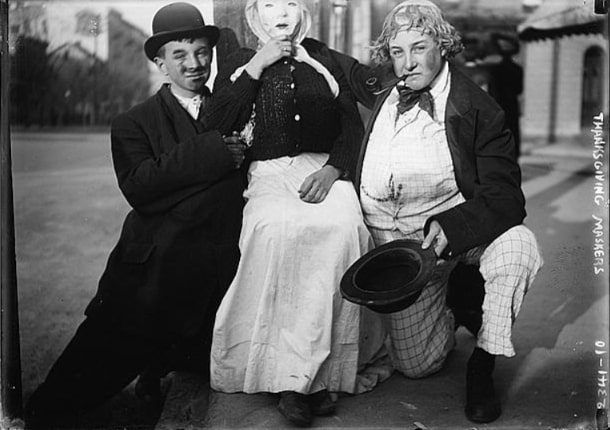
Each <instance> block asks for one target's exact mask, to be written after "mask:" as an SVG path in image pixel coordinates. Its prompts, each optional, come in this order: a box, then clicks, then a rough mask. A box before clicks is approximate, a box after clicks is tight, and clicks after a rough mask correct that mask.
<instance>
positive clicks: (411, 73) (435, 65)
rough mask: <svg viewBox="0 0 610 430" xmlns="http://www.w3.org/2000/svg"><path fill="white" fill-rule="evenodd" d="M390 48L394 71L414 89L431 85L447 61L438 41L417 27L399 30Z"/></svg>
mask: <svg viewBox="0 0 610 430" xmlns="http://www.w3.org/2000/svg"><path fill="white" fill-rule="evenodd" d="M388 48H389V51H390V59H391V60H392V66H393V67H394V73H395V74H396V76H397V77H404V78H405V84H406V85H407V86H408V87H409V88H412V89H414V90H421V89H422V88H425V87H426V86H428V85H430V83H431V82H432V81H433V80H434V78H436V76H437V75H438V72H439V71H440V70H441V67H442V66H443V64H444V61H445V60H444V59H443V55H442V54H443V53H442V52H441V49H440V47H439V46H438V43H436V41H435V40H434V39H433V38H432V37H431V36H430V35H429V34H425V33H422V32H421V31H420V30H417V29H411V30H403V31H399V32H398V33H397V34H396V37H395V38H394V39H391V40H390V42H389V45H388Z"/></svg>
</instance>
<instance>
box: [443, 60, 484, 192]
mask: <svg viewBox="0 0 610 430" xmlns="http://www.w3.org/2000/svg"><path fill="white" fill-rule="evenodd" d="M450 70H451V88H450V90H449V96H448V97H447V109H446V111H445V133H446V134H447V143H448V145H449V151H450V153H451V158H452V162H453V169H454V171H455V178H456V181H457V185H458V188H459V189H460V191H462V193H463V194H466V195H471V192H472V190H471V189H467V188H471V187H470V186H469V185H468V184H470V183H471V182H470V181H464V180H463V179H464V178H466V177H469V176H473V174H474V172H472V171H468V172H467V170H472V169H473V167H474V166H472V163H471V162H470V161H469V160H474V136H475V130H476V126H477V124H476V121H477V110H476V109H473V107H472V103H471V100H470V95H469V92H468V88H467V82H465V79H466V78H465V77H464V76H463V75H462V74H461V73H460V72H459V71H458V70H456V69H455V68H454V67H451V68H450ZM473 179H474V178H473Z"/></svg>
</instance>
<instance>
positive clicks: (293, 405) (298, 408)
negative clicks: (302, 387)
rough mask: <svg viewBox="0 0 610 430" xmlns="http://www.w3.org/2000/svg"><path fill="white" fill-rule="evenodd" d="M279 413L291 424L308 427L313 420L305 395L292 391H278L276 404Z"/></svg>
mask: <svg viewBox="0 0 610 430" xmlns="http://www.w3.org/2000/svg"><path fill="white" fill-rule="evenodd" d="M277 408H278V410H279V411H280V413H281V414H282V415H283V416H284V418H286V419H287V420H288V421H290V422H291V423H292V424H294V425H296V426H299V427H309V426H310V425H311V423H312V421H313V416H312V415H311V408H310V406H309V402H308V399H307V395H305V394H301V393H295V392H294V391H283V392H281V393H280V402H279V403H278V405H277Z"/></svg>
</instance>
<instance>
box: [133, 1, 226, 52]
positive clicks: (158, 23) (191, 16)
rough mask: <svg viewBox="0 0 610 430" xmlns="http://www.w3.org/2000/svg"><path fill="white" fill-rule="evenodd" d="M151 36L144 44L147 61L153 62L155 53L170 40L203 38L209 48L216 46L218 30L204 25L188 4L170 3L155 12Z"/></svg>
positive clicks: (196, 12) (195, 10) (201, 18)
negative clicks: (207, 42)
mask: <svg viewBox="0 0 610 430" xmlns="http://www.w3.org/2000/svg"><path fill="white" fill-rule="evenodd" d="M152 31H153V35H152V36H150V37H149V38H148V39H147V40H146V42H145V43H144V51H145V52H146V56H147V57H148V59H149V60H151V61H154V59H155V57H156V56H157V51H159V48H161V47H162V46H163V45H165V44H166V43H167V42H169V41H171V40H176V39H183V38H197V37H205V38H207V39H208V41H209V42H210V46H211V47H212V46H214V45H216V42H218V36H219V34H220V30H219V29H218V27H215V26H213V25H205V21H204V20H203V17H202V16H201V12H199V9H197V8H196V7H195V6H193V5H192V4H190V3H183V2H178V3H171V4H168V5H167V6H163V7H162V8H161V9H159V10H158V11H157V13H156V14H155V17H154V18H153V22H152Z"/></svg>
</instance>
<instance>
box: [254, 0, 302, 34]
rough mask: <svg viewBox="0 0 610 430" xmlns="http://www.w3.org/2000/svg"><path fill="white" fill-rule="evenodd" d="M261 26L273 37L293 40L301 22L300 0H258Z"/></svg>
mask: <svg viewBox="0 0 610 430" xmlns="http://www.w3.org/2000/svg"><path fill="white" fill-rule="evenodd" d="M257 7H258V14H259V17H260V21H261V24H262V26H263V28H264V29H265V31H266V32H267V34H269V36H271V37H282V36H285V37H288V38H292V36H293V35H294V34H295V31H296V28H297V26H298V24H299V22H300V20H301V4H300V2H299V1H298V0H258V2H257Z"/></svg>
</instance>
